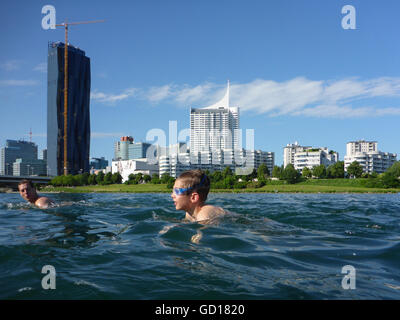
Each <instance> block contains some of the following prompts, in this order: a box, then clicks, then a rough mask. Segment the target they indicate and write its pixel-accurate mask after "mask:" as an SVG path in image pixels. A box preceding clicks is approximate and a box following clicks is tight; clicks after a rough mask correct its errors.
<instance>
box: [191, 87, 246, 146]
mask: <svg viewBox="0 0 400 320" xmlns="http://www.w3.org/2000/svg"><path fill="white" fill-rule="evenodd" d="M238 129H239V108H238V107H230V105H229V81H228V87H227V90H226V93H225V96H224V97H223V98H222V99H221V100H220V101H218V102H217V103H215V104H213V105H211V106H209V107H206V108H191V110H190V152H191V153H198V152H204V151H206V152H213V151H215V150H219V149H223V150H224V149H230V150H234V149H237V148H240V146H238V142H239V138H240V137H239V132H238Z"/></svg>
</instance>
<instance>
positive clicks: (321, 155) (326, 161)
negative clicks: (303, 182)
mask: <svg viewBox="0 0 400 320" xmlns="http://www.w3.org/2000/svg"><path fill="white" fill-rule="evenodd" d="M338 159H339V154H338V153H337V152H334V151H332V150H331V151H329V150H328V148H315V149H308V150H306V151H303V152H296V153H295V155H294V164H293V165H294V168H295V169H296V170H301V171H302V170H303V169H304V168H305V167H307V168H309V169H312V168H313V167H315V166H319V165H321V164H323V165H324V166H325V167H328V166H330V165H331V164H334V163H336V162H337V161H338Z"/></svg>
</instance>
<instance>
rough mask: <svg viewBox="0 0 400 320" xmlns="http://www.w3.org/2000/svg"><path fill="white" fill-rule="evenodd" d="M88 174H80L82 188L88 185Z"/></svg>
mask: <svg viewBox="0 0 400 320" xmlns="http://www.w3.org/2000/svg"><path fill="white" fill-rule="evenodd" d="M89 176H90V174H89V172H85V173H83V174H82V178H81V183H82V184H81V185H82V186H87V185H88V184H89Z"/></svg>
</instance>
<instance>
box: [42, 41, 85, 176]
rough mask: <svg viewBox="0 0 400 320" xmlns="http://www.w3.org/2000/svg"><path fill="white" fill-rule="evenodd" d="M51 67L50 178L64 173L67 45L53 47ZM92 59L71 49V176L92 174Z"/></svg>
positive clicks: (59, 43)
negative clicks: (90, 170) (65, 47)
mask: <svg viewBox="0 0 400 320" xmlns="http://www.w3.org/2000/svg"><path fill="white" fill-rule="evenodd" d="M47 61H48V63H47V81H48V85H47V163H48V171H49V175H51V176H56V175H61V174H63V173H64V43H62V42H53V43H49V47H48V60H47ZM89 107H90V59H89V58H88V57H86V56H85V52H84V51H82V50H80V49H78V48H75V47H73V46H71V45H68V114H67V119H68V124H67V130H68V132H67V137H68V140H67V159H68V173H70V174H78V173H81V172H89V169H90V167H89V152H90V109H89Z"/></svg>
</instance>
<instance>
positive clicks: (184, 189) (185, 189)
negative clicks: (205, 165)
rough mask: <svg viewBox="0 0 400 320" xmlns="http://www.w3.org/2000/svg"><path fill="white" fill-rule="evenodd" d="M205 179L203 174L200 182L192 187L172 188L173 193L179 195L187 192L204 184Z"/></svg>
mask: <svg viewBox="0 0 400 320" xmlns="http://www.w3.org/2000/svg"><path fill="white" fill-rule="evenodd" d="M205 180H206V175H204V176H203V178H202V179H201V181H200V183H199V184H197V185H194V186H193V187H189V188H174V189H173V192H174V193H175V195H177V196H180V195H182V194H187V193H188V192H189V191H191V190H193V189H195V188H198V187H201V186H202V185H203V184H204V181H205Z"/></svg>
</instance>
